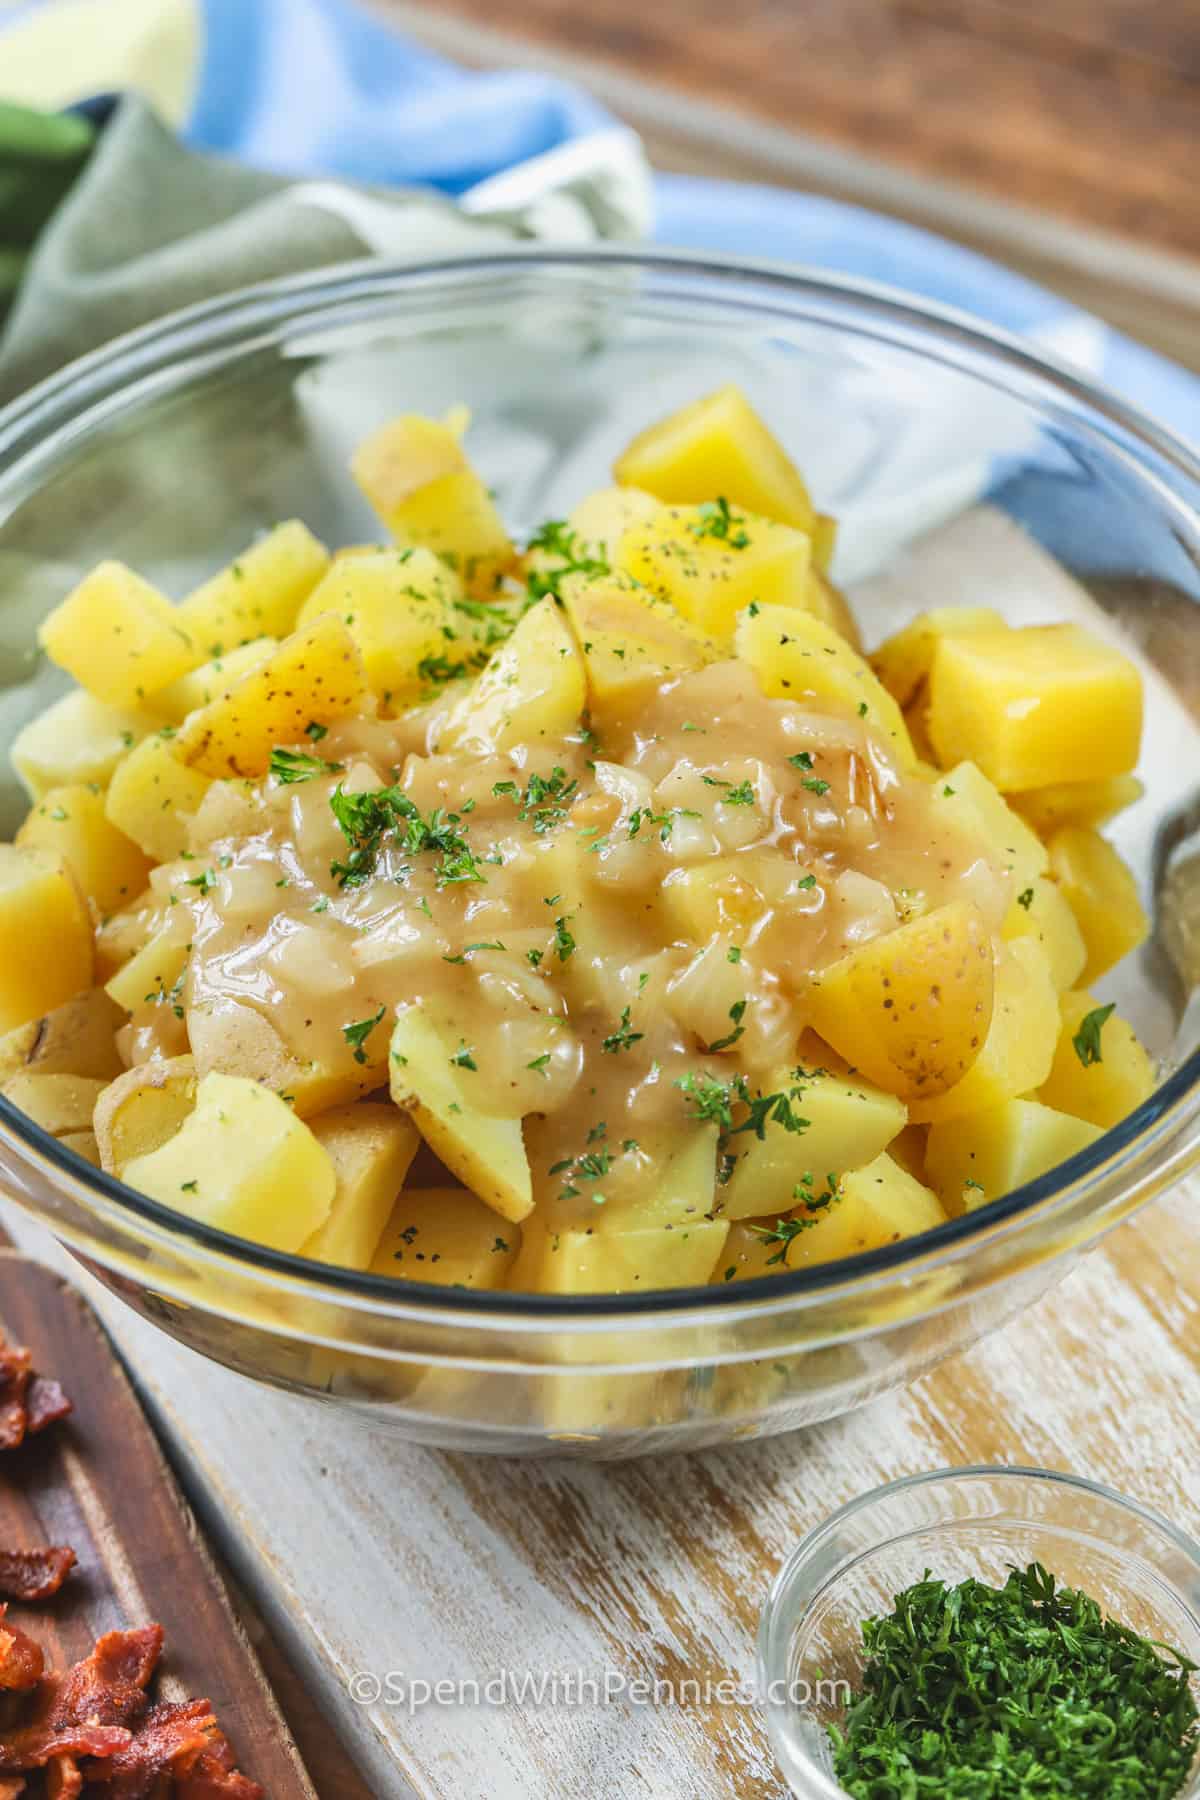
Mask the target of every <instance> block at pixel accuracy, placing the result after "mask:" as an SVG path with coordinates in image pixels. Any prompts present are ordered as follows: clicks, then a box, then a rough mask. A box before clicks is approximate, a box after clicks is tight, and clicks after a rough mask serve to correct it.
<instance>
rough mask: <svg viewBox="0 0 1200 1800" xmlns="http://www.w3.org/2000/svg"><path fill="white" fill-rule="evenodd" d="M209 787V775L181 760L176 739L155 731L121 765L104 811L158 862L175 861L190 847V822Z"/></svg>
mask: <svg viewBox="0 0 1200 1800" xmlns="http://www.w3.org/2000/svg"><path fill="white" fill-rule="evenodd" d="M197 716H200V715H197ZM209 786H210V782H209V778H208V776H207V775H202V774H200V773H199V772H198V771H197V770H195V769H187V768H185V767H184V765H183V764H182V763H181V762H180V760H179V758H178V757H177V756H176V755H175V753H174V749H173V740H172V739H170V738H166V737H163V736H161V734H159V733H157V732H156V733H155V735H154V736H153V737H148V738H144V739H143V740H142V742H141V743H140V744H139V745H138V746H137V748H136V750H131V751H130V752H129V755H128V756H127V757H126V758H125V760H124V762H123V763H122V764H121V766H120V767H119V768H118V770H117V772H116V774H115V775H114V776H113V778H112V784H111V786H110V787H109V790H108V793H107V795H106V796H105V801H104V810H105V812H106V814H107V815H108V819H109V823H110V824H112V825H114V826H115V827H116V829H117V830H118V831H120V832H122V833H123V834H124V836H125V837H127V838H130V839H132V841H133V842H134V843H135V844H136V845H137V846H138V848H139V850H142V851H144V852H145V854H146V855H147V856H149V857H151V858H152V859H153V860H154V861H155V862H173V861H174V859H175V858H176V857H177V856H178V855H179V854H180V853H181V852H182V851H184V850H186V849H187V841H188V825H189V824H190V822H191V820H192V819H193V818H194V817H195V815H196V812H197V811H198V809H199V806H200V802H201V801H202V800H203V798H204V796H205V794H206V793H207V792H208V789H209Z"/></svg>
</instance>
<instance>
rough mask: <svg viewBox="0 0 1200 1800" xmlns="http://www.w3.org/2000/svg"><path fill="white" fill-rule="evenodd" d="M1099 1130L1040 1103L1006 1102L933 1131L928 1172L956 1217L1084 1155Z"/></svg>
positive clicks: (933, 1126)
mask: <svg viewBox="0 0 1200 1800" xmlns="http://www.w3.org/2000/svg"><path fill="white" fill-rule="evenodd" d="M1099 1136H1100V1130H1099V1127H1098V1126H1095V1125H1088V1124H1086V1123H1085V1122H1084V1121H1083V1120H1082V1119H1072V1118H1069V1117H1068V1116H1067V1114H1066V1113H1065V1112H1055V1111H1054V1110H1053V1109H1052V1108H1051V1107H1049V1106H1042V1105H1039V1104H1038V1102H1037V1101H1036V1100H1006V1101H1004V1102H1003V1103H1002V1104H1001V1105H999V1106H993V1107H989V1108H988V1110H987V1111H986V1112H979V1113H972V1114H971V1115H970V1116H969V1117H968V1118H962V1119H948V1120H946V1121H945V1123H943V1124H940V1125H931V1126H930V1128H929V1144H928V1148H927V1150H926V1153H925V1170H926V1174H927V1176H928V1178H929V1181H930V1184H931V1185H932V1187H933V1188H934V1190H935V1192H936V1193H937V1194H938V1196H939V1197H940V1199H941V1202H942V1205H943V1206H944V1207H945V1208H946V1211H947V1212H948V1213H950V1214H951V1215H953V1216H956V1215H957V1214H959V1213H963V1212H970V1211H972V1210H973V1209H974V1208H975V1207H977V1206H986V1205H987V1203H988V1201H989V1200H999V1199H1000V1197H1001V1196H1002V1195H1003V1194H1010V1193H1011V1192H1012V1191H1013V1189H1014V1188H1019V1187H1021V1186H1022V1185H1023V1184H1024V1183H1025V1182H1027V1181H1034V1180H1036V1178H1037V1177H1038V1176H1039V1175H1044V1174H1045V1173H1046V1171H1047V1169H1053V1168H1056V1167H1057V1166H1058V1164H1059V1163H1061V1162H1066V1160H1067V1158H1068V1157H1069V1156H1074V1155H1075V1153H1076V1151H1078V1150H1084V1149H1086V1148H1087V1146H1088V1145H1089V1144H1092V1143H1095V1141H1096V1139H1097V1138H1098V1137H1099Z"/></svg>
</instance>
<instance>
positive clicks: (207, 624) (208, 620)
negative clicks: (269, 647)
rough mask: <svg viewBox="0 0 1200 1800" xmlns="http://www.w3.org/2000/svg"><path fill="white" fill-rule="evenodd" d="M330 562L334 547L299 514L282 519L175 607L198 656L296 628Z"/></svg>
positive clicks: (224, 651) (221, 652)
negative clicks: (316, 534) (319, 537)
mask: <svg viewBox="0 0 1200 1800" xmlns="http://www.w3.org/2000/svg"><path fill="white" fill-rule="evenodd" d="M328 567H329V552H328V550H326V548H325V546H324V544H322V543H320V542H319V541H318V540H317V539H316V538H315V537H314V536H313V534H312V532H311V531H310V530H309V529H308V527H307V525H302V524H301V523H300V520H299V519H288V520H287V521H286V522H285V523H284V524H282V525H276V526H275V527H274V528H273V529H272V530H271V531H268V532H267V533H266V534H265V535H264V536H263V537H260V538H259V539H258V541H257V543H254V544H251V545H250V546H249V547H248V548H247V549H245V550H243V551H242V553H241V555H240V556H238V557H236V558H235V559H234V561H233V562H231V563H230V564H229V566H228V567H227V568H224V569H221V570H220V571H219V572H218V573H217V574H216V575H213V576H211V577H210V579H209V580H208V581H206V582H204V583H203V584H202V585H201V586H200V587H198V588H193V590H192V592H191V593H190V594H189V595H188V596H187V598H186V599H184V600H181V601H180V603H179V605H178V606H177V607H176V608H175V614H176V617H177V619H178V621H179V623H180V625H182V627H183V629H184V630H185V631H186V632H187V634H188V636H189V637H190V638H191V640H192V642H193V644H194V645H195V647H196V660H197V661H207V660H210V659H211V658H213V657H222V656H226V655H228V654H229V652H230V651H232V650H234V649H236V648H237V647H238V646H239V645H242V644H248V643H251V642H252V641H253V640H255V639H258V638H264V637H273V638H281V637H286V636H287V635H288V633H289V632H290V631H292V630H294V629H295V625H296V616H297V614H298V613H299V611H300V606H301V603H302V602H303V600H304V599H305V596H306V595H307V594H309V593H310V592H311V591H312V589H313V588H314V587H315V586H316V585H317V583H318V581H320V579H321V577H322V576H323V575H324V573H325V571H326V569H328Z"/></svg>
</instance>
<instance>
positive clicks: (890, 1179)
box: [787, 1155, 946, 1269]
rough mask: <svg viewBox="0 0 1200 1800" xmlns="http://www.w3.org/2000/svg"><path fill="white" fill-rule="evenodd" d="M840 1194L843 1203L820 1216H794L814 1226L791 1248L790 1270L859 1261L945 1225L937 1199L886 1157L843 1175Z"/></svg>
mask: <svg viewBox="0 0 1200 1800" xmlns="http://www.w3.org/2000/svg"><path fill="white" fill-rule="evenodd" d="M838 1193H839V1196H840V1197H839V1198H836V1199H834V1200H833V1201H832V1202H831V1203H829V1204H828V1205H826V1206H823V1207H821V1208H820V1209H819V1210H818V1211H816V1212H812V1213H808V1214H806V1213H805V1211H804V1209H802V1208H798V1209H797V1211H796V1212H795V1213H793V1214H792V1215H791V1216H792V1217H793V1218H797V1219H804V1218H805V1217H808V1218H811V1219H812V1220H813V1221H814V1223H813V1224H812V1225H810V1226H806V1227H805V1229H804V1230H802V1231H799V1232H797V1234H796V1236H795V1237H793V1238H792V1240H791V1242H790V1243H789V1245H788V1247H787V1266H788V1268H789V1269H802V1268H805V1267H806V1266H807V1265H808V1264H809V1263H821V1262H830V1261H831V1260H832V1259H833V1258H834V1257H840V1256H857V1255H859V1254H861V1252H863V1251H864V1250H882V1249H883V1247H884V1246H885V1245H886V1244H895V1243H898V1242H899V1240H900V1239H901V1238H905V1237H913V1236H915V1235H916V1233H917V1232H920V1231H932V1230H933V1228H934V1227H935V1226H936V1225H942V1224H944V1223H945V1219H946V1215H945V1212H944V1211H943V1209H942V1205H941V1202H940V1201H939V1200H938V1197H937V1195H936V1194H934V1193H933V1192H931V1190H930V1189H929V1188H927V1187H925V1186H924V1184H923V1183H922V1182H919V1181H917V1180H915V1179H914V1177H913V1176H911V1175H910V1174H909V1173H908V1171H907V1170H906V1169H902V1168H901V1167H900V1165H899V1163H897V1162H894V1161H893V1160H892V1158H891V1157H890V1156H887V1155H884V1156H877V1157H876V1158H875V1161H874V1162H870V1163H868V1164H867V1166H866V1168H864V1169H856V1170H854V1171H852V1172H851V1173H850V1174H848V1175H843V1176H842V1177H841V1179H840V1180H839V1182H838Z"/></svg>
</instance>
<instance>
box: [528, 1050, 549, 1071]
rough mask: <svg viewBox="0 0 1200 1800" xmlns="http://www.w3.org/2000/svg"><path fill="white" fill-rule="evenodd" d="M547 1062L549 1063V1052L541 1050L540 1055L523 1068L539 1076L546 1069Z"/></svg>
mask: <svg viewBox="0 0 1200 1800" xmlns="http://www.w3.org/2000/svg"><path fill="white" fill-rule="evenodd" d="M549 1061H550V1052H549V1051H548V1050H543V1051H542V1054H541V1055H540V1056H535V1057H534V1059H533V1061H532V1062H527V1063H526V1064H525V1067H526V1068H527V1069H533V1070H535V1071H536V1073H537V1074H539V1075H541V1074H542V1073H543V1072H544V1070H545V1068H546V1064H547V1063H548V1062H549Z"/></svg>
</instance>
